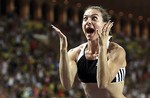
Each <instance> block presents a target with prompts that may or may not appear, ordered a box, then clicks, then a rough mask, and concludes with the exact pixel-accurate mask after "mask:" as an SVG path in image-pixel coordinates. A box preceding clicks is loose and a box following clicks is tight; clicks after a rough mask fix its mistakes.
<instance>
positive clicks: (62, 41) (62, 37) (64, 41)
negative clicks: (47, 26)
mask: <svg viewBox="0 0 150 98" xmlns="http://www.w3.org/2000/svg"><path fill="white" fill-rule="evenodd" d="M51 27H52V28H53V29H54V30H55V31H56V33H57V34H58V36H59V39H60V50H66V49H67V47H68V42H67V37H66V36H65V35H64V34H63V33H62V32H61V31H60V30H59V29H58V28H57V27H55V26H54V25H51Z"/></svg>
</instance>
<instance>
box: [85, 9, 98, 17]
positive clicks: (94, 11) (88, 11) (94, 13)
mask: <svg viewBox="0 0 150 98" xmlns="http://www.w3.org/2000/svg"><path fill="white" fill-rule="evenodd" d="M84 15H98V16H101V12H100V11H99V10H97V9H87V10H86V11H85V12H84Z"/></svg>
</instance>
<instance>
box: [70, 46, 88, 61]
mask: <svg viewBox="0 0 150 98" xmlns="http://www.w3.org/2000/svg"><path fill="white" fill-rule="evenodd" d="M85 44H86V43H83V44H81V45H79V46H77V47H75V48H72V49H70V50H69V51H68V54H69V56H70V57H73V58H74V59H76V58H77V57H78V55H79V53H80V51H81V49H82V48H83V47H84V45H85Z"/></svg>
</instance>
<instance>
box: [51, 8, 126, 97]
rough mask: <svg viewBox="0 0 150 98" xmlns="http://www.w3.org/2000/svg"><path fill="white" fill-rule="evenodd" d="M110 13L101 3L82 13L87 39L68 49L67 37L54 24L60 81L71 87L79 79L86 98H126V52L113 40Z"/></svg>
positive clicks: (67, 87)
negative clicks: (58, 48) (124, 93)
mask: <svg viewBox="0 0 150 98" xmlns="http://www.w3.org/2000/svg"><path fill="white" fill-rule="evenodd" d="M109 19H110V17H109V15H108V14H107V13H106V11H105V10H104V9H103V8H101V7H99V6H90V7H88V8H87V9H86V10H85V12H84V15H83V22H82V29H83V32H84V34H85V37H86V39H87V42H86V43H84V44H81V45H79V46H78V47H75V48H73V49H71V50H69V51H68V52H67V47H68V44H67V38H66V36H65V35H64V34H63V33H62V32H61V31H60V30H59V29H58V28H56V27H55V26H53V25H52V28H53V29H54V30H55V31H56V33H57V34H58V35H59V38H60V62H59V63H60V66H59V73H60V80H61V83H62V86H63V87H64V88H66V89H70V88H71V87H72V86H73V84H74V81H75V79H76V78H79V79H80V81H81V83H82V86H83V89H84V92H85V95H86V97H87V98H125V96H124V95H123V87H124V78H125V67H126V53H125V50H124V49H123V48H122V47H121V46H120V45H118V44H117V43H115V42H110V41H109V39H110V38H111V36H110V35H109V32H110V30H111V28H112V26H113V22H111V21H110V20H109Z"/></svg>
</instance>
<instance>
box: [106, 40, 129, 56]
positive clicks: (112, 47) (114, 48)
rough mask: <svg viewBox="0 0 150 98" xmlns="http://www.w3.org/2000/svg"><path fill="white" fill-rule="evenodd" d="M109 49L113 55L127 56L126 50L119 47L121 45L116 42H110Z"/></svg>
mask: <svg viewBox="0 0 150 98" xmlns="http://www.w3.org/2000/svg"><path fill="white" fill-rule="evenodd" d="M108 49H109V51H110V52H111V51H112V52H113V53H117V54H120V53H123V54H126V52H125V49H124V48H123V47H122V46H121V45H119V44H117V43H115V42H110V45H109V48H108Z"/></svg>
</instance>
